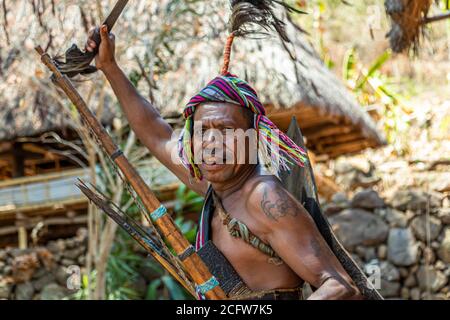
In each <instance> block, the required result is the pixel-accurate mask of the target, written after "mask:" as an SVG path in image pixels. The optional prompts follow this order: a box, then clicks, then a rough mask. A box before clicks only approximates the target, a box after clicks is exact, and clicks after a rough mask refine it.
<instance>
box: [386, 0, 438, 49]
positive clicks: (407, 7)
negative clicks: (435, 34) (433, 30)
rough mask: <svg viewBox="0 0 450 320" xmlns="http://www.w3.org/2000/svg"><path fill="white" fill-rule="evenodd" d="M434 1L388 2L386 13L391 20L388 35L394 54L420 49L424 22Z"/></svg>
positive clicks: (396, 0) (390, 0)
mask: <svg viewBox="0 0 450 320" xmlns="http://www.w3.org/2000/svg"><path fill="white" fill-rule="evenodd" d="M432 3H433V0H386V1H385V3H384V5H385V8H386V13H387V14H388V15H389V16H390V19H391V30H390V31H389V32H388V33H387V35H386V36H387V37H388V38H389V42H390V45H391V48H392V50H393V51H394V52H398V53H400V52H404V51H408V50H409V49H410V48H412V49H413V50H414V51H415V52H417V50H418V49H419V42H420V38H421V37H422V35H423V28H424V26H425V24H424V21H425V18H426V16H427V14H428V11H429V10H430V7H431V5H432Z"/></svg>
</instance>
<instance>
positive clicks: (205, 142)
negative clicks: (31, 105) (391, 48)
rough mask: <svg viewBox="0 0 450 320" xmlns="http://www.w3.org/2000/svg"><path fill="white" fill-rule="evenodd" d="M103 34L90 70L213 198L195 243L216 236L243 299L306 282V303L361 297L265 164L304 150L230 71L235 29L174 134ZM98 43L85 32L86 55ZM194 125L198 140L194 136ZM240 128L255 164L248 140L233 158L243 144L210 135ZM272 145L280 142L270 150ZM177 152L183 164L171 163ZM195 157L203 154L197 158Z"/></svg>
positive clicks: (157, 152) (168, 158)
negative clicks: (217, 67)
mask: <svg viewBox="0 0 450 320" xmlns="http://www.w3.org/2000/svg"><path fill="white" fill-rule="evenodd" d="M100 35H101V43H100V47H99V48H98V49H99V53H98V55H97V56H96V66H97V68H98V69H100V70H101V71H102V72H103V73H104V75H105V76H106V78H107V79H108V81H109V83H110V84H111V86H112V88H113V90H114V92H115V94H116V96H117V98H118V100H119V102H120V105H121V107H122V109H123V112H124V113H125V116H126V117H127V119H128V121H129V123H130V125H131V128H132V129H133V131H134V132H135V133H136V135H137V137H138V138H139V139H140V141H141V142H142V143H143V144H144V145H145V146H146V147H147V148H148V149H149V150H150V151H151V153H152V154H153V155H154V156H155V157H156V158H157V159H159V161H160V162H161V163H162V164H163V165H165V166H166V167H167V168H168V169H170V170H171V171H172V172H173V173H174V174H175V175H176V176H177V177H178V178H179V179H180V180H181V181H183V182H184V183H185V184H186V185H187V186H188V187H189V188H191V189H192V190H195V191H196V192H198V193H199V194H201V195H205V196H206V201H205V202H209V203H213V207H212V208H213V210H211V212H210V215H206V214H205V212H207V211H208V210H206V209H207V208H206V206H205V208H204V210H203V211H204V212H203V215H202V217H201V220H200V227H199V232H198V235H197V249H199V248H200V247H202V245H203V244H204V243H205V242H206V241H208V240H212V242H213V243H214V244H215V246H216V247H217V248H218V249H219V250H220V252H221V253H223V255H224V256H225V257H226V258H227V260H228V261H229V262H230V263H231V265H232V266H233V268H234V269H235V270H236V272H237V273H238V275H239V276H240V277H241V278H242V280H243V282H244V283H245V284H246V286H247V287H248V289H249V292H251V293H254V295H249V296H248V297H249V298H252V297H259V298H261V297H263V298H267V299H301V298H302V292H301V288H302V286H303V283H304V282H307V283H309V284H310V285H311V286H312V287H313V289H314V292H313V293H312V294H311V295H310V297H309V299H318V300H323V299H361V298H362V295H361V292H360V290H359V289H358V288H357V286H356V285H355V283H354V281H353V280H352V279H351V277H350V276H349V274H348V273H347V272H346V270H345V269H344V268H343V266H342V265H341V263H340V262H339V260H338V259H337V258H336V256H335V254H334V253H333V252H332V250H331V249H330V247H329V246H328V245H327V243H326V242H325V240H324V238H323V237H322V236H321V234H320V232H319V230H318V228H317V226H316V224H315V223H314V221H313V219H312V218H311V216H310V214H308V212H307V211H306V210H305V208H304V207H303V206H302V204H301V203H300V202H298V201H297V200H296V199H295V198H294V197H293V196H292V195H291V194H290V193H289V192H288V191H287V190H286V189H285V188H284V187H283V186H282V184H281V182H280V180H279V179H278V178H277V176H276V172H275V173H274V174H269V173H268V172H267V170H266V167H272V168H273V166H275V168H277V170H278V168H279V169H283V168H285V167H286V166H287V165H288V164H294V165H302V164H303V163H304V161H306V160H305V159H306V157H305V152H304V151H303V150H302V149H301V148H300V147H298V146H297V145H295V143H293V142H292V141H291V140H290V139H289V138H288V137H287V136H286V135H285V134H284V133H282V132H281V131H279V130H278V129H277V128H276V127H275V125H274V124H273V123H272V122H271V121H270V120H269V119H268V118H267V117H266V116H265V111H264V107H263V105H262V104H261V102H260V101H259V100H258V96H257V94H256V92H255V91H254V90H253V89H252V88H251V87H250V86H249V84H247V83H246V82H245V81H243V80H241V79H239V78H238V77H236V76H234V75H232V74H231V73H229V72H228V63H229V52H230V50H231V43H232V40H233V37H234V36H236V35H237V33H236V32H234V33H232V34H231V36H230V37H229V39H228V40H229V41H228V43H227V47H226V50H225V66H224V68H223V70H222V72H221V75H219V76H218V77H216V78H215V79H213V80H212V81H211V82H210V83H209V84H208V85H207V86H206V87H205V88H204V89H202V90H201V91H200V92H199V93H198V94H197V95H196V96H194V97H193V98H192V99H191V100H190V101H189V103H188V104H187V107H186V109H185V111H184V117H185V119H186V126H185V128H184V130H183V133H182V135H181V138H180V139H175V140H174V139H172V136H173V130H172V128H171V127H170V126H169V124H168V123H166V122H165V121H164V119H163V118H162V117H161V116H160V114H159V113H158V111H157V109H156V108H155V107H154V106H153V105H152V104H151V103H150V102H148V101H147V100H145V99H144V98H143V97H142V96H141V95H140V94H139V93H138V92H137V90H136V89H135V88H134V86H133V85H132V84H131V82H130V81H129V80H128V79H127V77H126V75H125V74H124V72H123V71H122V70H121V69H120V67H119V66H118V64H117V62H116V59H115V55H114V51H115V38H114V35H113V34H111V33H108V30H107V27H106V26H102V27H101V28H100ZM96 46H97V45H96V43H95V42H94V41H93V39H92V37H90V38H89V39H88V41H87V43H86V49H87V50H88V51H90V52H92V51H94V49H95V48H96ZM227 52H228V53H227ZM198 123H201V126H200V131H201V132H200V134H199V136H200V137H201V140H200V141H198V138H197V136H198V135H197V134H196V132H194V131H195V130H197V129H196V128H197V127H199V126H198V125H197V124H198ZM237 129H241V130H243V131H247V130H249V129H253V130H255V131H256V139H257V141H258V143H257V144H258V146H256V148H259V150H258V152H257V154H258V161H250V160H251V159H250V157H249V156H248V155H249V154H251V151H252V150H250V149H251V148H254V147H255V146H252V145H251V143H249V141H246V143H245V147H244V149H245V150H244V152H245V155H246V156H245V159H244V161H238V160H239V158H240V155H239V151H240V150H239V149H242V147H240V146H239V145H237V146H236V144H237V142H236V139H234V138H233V139H234V140H232V142H231V145H230V141H229V139H228V138H225V139H224V140H223V141H221V142H220V143H218V142H217V141H218V139H216V138H214V136H215V135H214V134H212V133H211V132H222V133H225V132H226V131H227V130H237ZM227 137H228V136H227ZM177 140H178V141H177ZM248 140H251V139H248ZM274 144H276V145H277V148H272V147H271V145H274ZM262 149H265V150H262ZM174 150H175V152H174ZM267 150H269V151H267ZM174 154H176V155H179V157H180V159H179V160H181V161H174V159H173V155H174ZM198 154H208V156H207V157H200V161H195V159H197V158H198V157H197V155H198ZM225 158H226V159H225ZM229 158H231V159H232V160H233V161H228V160H229ZM274 161H277V163H274ZM272 165H273V166H272Z"/></svg>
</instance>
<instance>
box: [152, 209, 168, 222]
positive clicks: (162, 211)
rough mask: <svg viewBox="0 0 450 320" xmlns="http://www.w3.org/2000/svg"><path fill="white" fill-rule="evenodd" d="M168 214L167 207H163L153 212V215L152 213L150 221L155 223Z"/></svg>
mask: <svg viewBox="0 0 450 320" xmlns="http://www.w3.org/2000/svg"><path fill="white" fill-rule="evenodd" d="M166 213H167V209H166V207H164V206H163V205H161V206H160V207H159V208H158V209H156V210H155V211H153V212H152V213H150V219H151V220H152V221H153V222H155V221H156V220H158V219H160V218H162V217H164V216H165V215H166Z"/></svg>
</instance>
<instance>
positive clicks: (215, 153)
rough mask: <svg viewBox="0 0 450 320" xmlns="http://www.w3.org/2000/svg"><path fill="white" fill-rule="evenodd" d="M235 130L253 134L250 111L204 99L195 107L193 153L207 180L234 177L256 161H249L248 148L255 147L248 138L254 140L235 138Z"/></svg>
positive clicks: (222, 179) (220, 180)
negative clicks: (204, 101) (204, 100)
mask: <svg viewBox="0 0 450 320" xmlns="http://www.w3.org/2000/svg"><path fill="white" fill-rule="evenodd" d="M249 129H250V130H249ZM236 130H238V131H237V132H238V133H239V132H242V133H243V132H247V133H248V134H254V130H253V129H252V114H251V112H250V111H249V110H247V109H245V108H243V107H240V106H238V105H233V104H230V103H218V102H207V103H203V104H201V105H199V106H198V107H197V109H196V111H195V114H194V137H193V143H194V155H195V158H196V159H197V160H196V163H197V164H198V167H199V169H200V172H201V173H202V175H203V177H204V178H205V179H206V180H208V181H209V182H212V183H223V182H226V181H230V180H233V179H234V178H236V177H238V176H239V175H240V173H241V172H242V171H243V170H245V168H248V166H250V165H251V163H256V162H254V161H253V162H252V161H251V159H250V160H249V158H250V157H251V154H252V153H251V152H250V153H249V148H252V151H254V149H255V148H254V147H252V144H251V143H250V142H251V141H250V140H254V141H256V139H253V138H244V139H238V138H237V136H236ZM233 133H235V134H233ZM253 158H254V157H253ZM253 158H252V159H253ZM249 163H250V164H249Z"/></svg>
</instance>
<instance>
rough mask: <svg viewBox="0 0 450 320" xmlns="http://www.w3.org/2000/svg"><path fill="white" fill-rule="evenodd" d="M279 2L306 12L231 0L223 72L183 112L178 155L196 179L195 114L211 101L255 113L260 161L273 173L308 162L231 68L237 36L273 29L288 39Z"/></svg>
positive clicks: (198, 176) (255, 1)
mask: <svg viewBox="0 0 450 320" xmlns="http://www.w3.org/2000/svg"><path fill="white" fill-rule="evenodd" d="M276 5H280V6H283V7H284V8H285V9H286V10H288V11H291V12H297V13H303V12H302V11H299V10H297V9H295V8H293V7H291V6H289V5H287V4H286V3H284V2H283V1H276V0H275V1H269V0H250V1H244V0H231V11H232V13H231V17H230V21H229V26H230V30H229V31H230V35H229V36H228V39H227V42H226V45H225V49H224V58H223V66H222V70H221V72H220V75H219V76H218V77H216V78H215V79H213V80H212V81H210V82H209V83H208V84H207V86H206V87H205V88H203V89H202V90H201V91H200V92H199V93H198V94H197V95H195V96H194V97H192V98H191V100H190V101H189V102H188V104H187V105H186V108H185V109H184V113H183V115H184V118H185V120H186V122H185V127H184V129H183V131H182V133H181V136H180V139H179V155H180V158H181V159H182V161H183V164H184V165H185V166H186V167H187V168H189V170H190V172H191V175H192V176H193V177H195V178H196V179H201V178H202V175H201V172H200V170H199V168H198V166H197V164H196V163H195V160H194V159H195V157H194V146H193V140H192V136H193V127H194V123H193V122H194V121H193V115H194V112H195V110H196V108H197V106H198V105H199V104H201V103H203V102H208V101H213V102H227V103H231V104H235V105H238V106H241V107H244V108H248V109H249V110H250V111H252V112H253V113H254V114H255V116H254V128H255V129H256V130H257V133H258V134H257V136H258V160H259V163H261V164H263V165H264V166H265V167H267V168H269V169H271V170H272V172H273V173H277V172H278V170H279V169H285V170H288V169H289V167H288V165H287V164H288V163H290V164H297V165H300V166H303V164H304V162H305V161H306V157H305V151H304V150H303V149H302V148H300V147H299V146H297V145H296V144H295V143H294V142H293V141H292V140H291V139H290V138H289V137H288V136H287V135H286V134H284V133H283V132H282V131H281V130H279V129H278V128H277V127H276V126H275V124H274V123H273V122H272V121H270V119H269V118H267V117H266V112H265V109H264V106H263V105H262V103H261V102H260V101H259V98H258V95H257V93H256V91H255V90H254V89H253V88H252V87H251V86H250V85H249V84H248V83H247V82H245V81H244V80H242V79H239V78H238V77H237V76H235V75H233V74H231V73H229V71H228V68H229V64H230V57H231V48H232V44H233V40H234V38H235V37H246V36H248V35H250V34H265V33H267V32H268V31H270V30H274V31H276V32H277V33H278V35H279V36H280V38H281V40H282V41H285V42H289V38H288V36H287V34H286V31H285V23H284V22H283V21H282V20H281V19H279V18H278V17H277V16H276V15H275V6H276Z"/></svg>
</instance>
